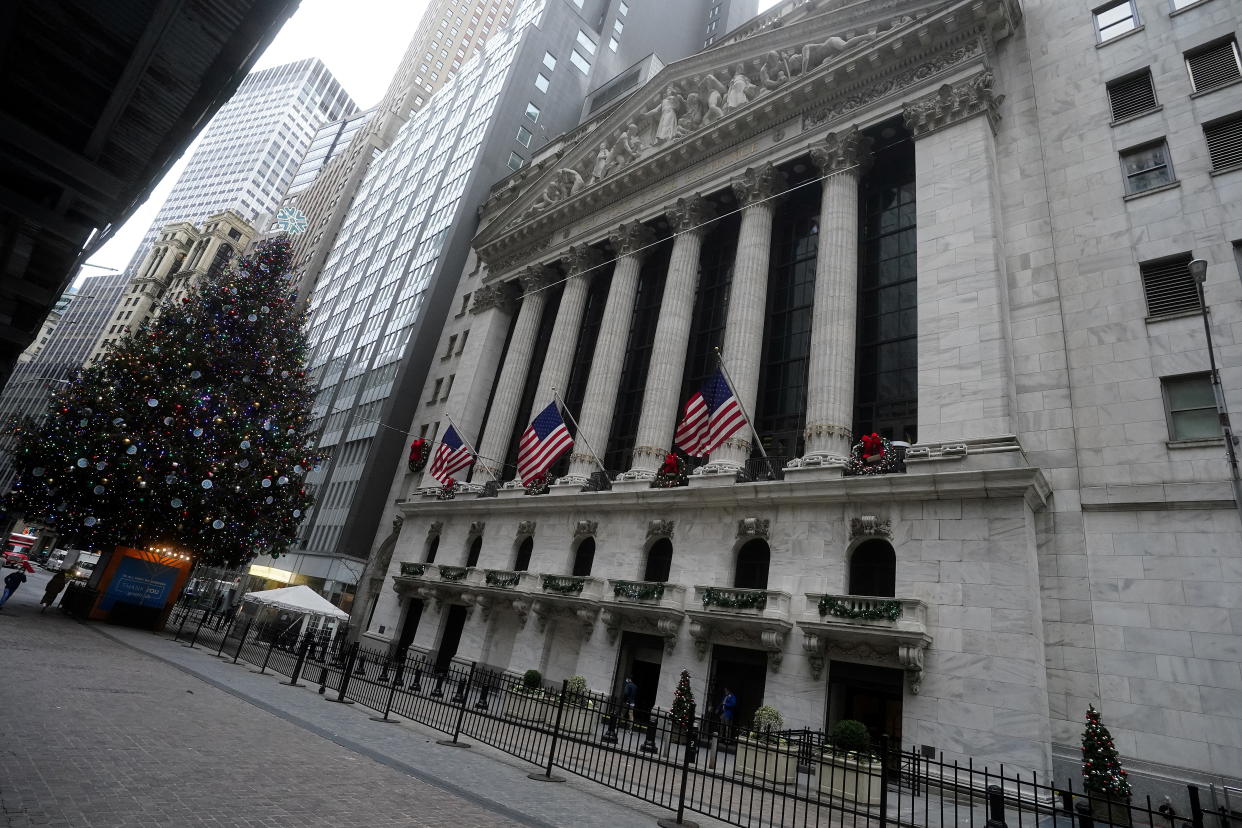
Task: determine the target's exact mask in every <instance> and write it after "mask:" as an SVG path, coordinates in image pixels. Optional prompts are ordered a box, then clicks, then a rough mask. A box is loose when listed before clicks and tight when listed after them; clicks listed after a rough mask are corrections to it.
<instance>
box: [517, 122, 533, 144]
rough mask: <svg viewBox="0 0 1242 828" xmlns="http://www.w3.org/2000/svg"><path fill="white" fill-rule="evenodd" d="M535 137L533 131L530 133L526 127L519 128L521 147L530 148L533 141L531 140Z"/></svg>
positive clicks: (518, 136)
mask: <svg viewBox="0 0 1242 828" xmlns="http://www.w3.org/2000/svg"><path fill="white" fill-rule="evenodd" d="M533 137H534V135H533V134H532V133H531V131H530V130H529V129H527V128H526V127H523V126H520V127H518V130H517V142H518V143H519V144H521V145H522V146H524V147H529V146H530V139H531V138H533Z"/></svg>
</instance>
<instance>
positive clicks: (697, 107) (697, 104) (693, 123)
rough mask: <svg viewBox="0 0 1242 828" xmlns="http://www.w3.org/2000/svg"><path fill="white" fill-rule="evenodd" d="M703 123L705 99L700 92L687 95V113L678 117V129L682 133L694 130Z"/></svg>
mask: <svg viewBox="0 0 1242 828" xmlns="http://www.w3.org/2000/svg"><path fill="white" fill-rule="evenodd" d="M702 125H703V101H702V98H700V97H699V93H698V92H691V93H690V94H689V95H687V96H686V113H685V114H684V115H682V116H681V117H680V118H678V119H677V131H678V134H680V135H685V134H686V133H688V132H694V131H695V130H696V129H698V128H699V127H700V126H702Z"/></svg>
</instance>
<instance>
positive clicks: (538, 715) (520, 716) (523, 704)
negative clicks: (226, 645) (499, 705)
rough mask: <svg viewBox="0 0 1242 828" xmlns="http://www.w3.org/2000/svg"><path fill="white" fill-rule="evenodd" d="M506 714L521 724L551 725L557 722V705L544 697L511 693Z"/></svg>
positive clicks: (506, 705)
mask: <svg viewBox="0 0 1242 828" xmlns="http://www.w3.org/2000/svg"><path fill="white" fill-rule="evenodd" d="M505 714H506V715H508V716H509V718H511V719H517V720H518V721H520V722H530V723H531V724H539V725H542V724H549V723H550V722H555V721H556V704H555V703H554V702H551V701H548V700H546V699H544V698H542V697H538V696H527V695H525V694H523V693H513V692H510V693H509V700H508V702H507V703H506V704H505Z"/></svg>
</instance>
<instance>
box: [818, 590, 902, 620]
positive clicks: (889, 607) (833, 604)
mask: <svg viewBox="0 0 1242 828" xmlns="http://www.w3.org/2000/svg"><path fill="white" fill-rule="evenodd" d="M819 614H820V615H834V616H836V617H837V618H858V619H862V620H864V621H896V620H897V619H898V618H900V617H901V602H900V601H880V602H878V603H876V604H875V605H873V606H869V607H856V606H851V605H850V604H848V603H846V602H845V601H842V600H840V599H837V598H834V597H833V596H831V595H821V596H820V598H819Z"/></svg>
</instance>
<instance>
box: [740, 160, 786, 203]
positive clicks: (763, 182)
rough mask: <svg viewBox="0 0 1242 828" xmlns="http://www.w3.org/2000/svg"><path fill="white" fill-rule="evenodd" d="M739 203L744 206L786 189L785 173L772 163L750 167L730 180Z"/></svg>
mask: <svg viewBox="0 0 1242 828" xmlns="http://www.w3.org/2000/svg"><path fill="white" fill-rule="evenodd" d="M729 186H730V187H732V188H733V194H734V195H735V196H737V200H738V203H739V204H741V205H742V206H743V207H749V206H751V205H752V204H755V203H758V202H760V201H763V200H764V199H765V198H771V197H772V196H774V195H776V194H777V193H779V192H782V191H783V190H784V189H785V174H784V173H783V172H781V171H780V170H779V169H777V168H776V167H775V166H774V165H772V164H763V165H761V166H758V167H748V168H747V170H746V172H744V173H742V174H741V175H739V176H738V177H737V178H734V179H733V180H732V181H730V182H729Z"/></svg>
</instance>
